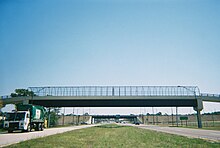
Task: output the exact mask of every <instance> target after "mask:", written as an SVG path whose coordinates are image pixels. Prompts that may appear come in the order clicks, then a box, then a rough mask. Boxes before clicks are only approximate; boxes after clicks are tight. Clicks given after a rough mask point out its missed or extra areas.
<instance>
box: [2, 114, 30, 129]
mask: <svg viewBox="0 0 220 148" xmlns="http://www.w3.org/2000/svg"><path fill="white" fill-rule="evenodd" d="M3 126H4V128H5V129H7V130H8V132H9V133H11V132H13V131H14V130H22V131H30V129H31V127H30V112H29V111H16V112H8V113H7V114H6V116H5V120H4V124H3Z"/></svg>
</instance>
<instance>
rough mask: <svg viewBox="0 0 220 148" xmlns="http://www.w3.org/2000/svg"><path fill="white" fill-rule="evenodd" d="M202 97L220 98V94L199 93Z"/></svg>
mask: <svg viewBox="0 0 220 148" xmlns="http://www.w3.org/2000/svg"><path fill="white" fill-rule="evenodd" d="M201 96H202V97H219V98H220V94H209V93H201Z"/></svg>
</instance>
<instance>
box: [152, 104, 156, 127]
mask: <svg viewBox="0 0 220 148" xmlns="http://www.w3.org/2000/svg"><path fill="white" fill-rule="evenodd" d="M152 113H153V124H155V120H154V107H152Z"/></svg>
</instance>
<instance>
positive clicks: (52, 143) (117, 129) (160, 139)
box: [8, 124, 220, 148]
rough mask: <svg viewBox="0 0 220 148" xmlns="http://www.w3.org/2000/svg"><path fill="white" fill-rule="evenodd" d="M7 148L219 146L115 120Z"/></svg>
mask: <svg viewBox="0 0 220 148" xmlns="http://www.w3.org/2000/svg"><path fill="white" fill-rule="evenodd" d="M8 147H9V148H23V147H33V148H34V147H36V148H39V147H43V148H44V147H48V148H49V147H59V148H64V147H65V148H66V147H74V148H93V147H94V148H112V147H113V148H133V147H137V148H146V147H148V148H152V147H181V148H182V147H187V148H188V147H199V148H200V147H204V148H206V147H207V148H209V147H213V148H215V147H216V148H217V147H218V148H219V147H220V143H217V142H214V143H211V142H208V141H204V140H202V139H191V138H187V137H182V136H176V135H171V134H166V133H160V132H155V131H150V130H145V129H139V128H136V127H129V126H119V125H116V124H108V125H102V126H98V127H92V128H87V129H80V130H75V131H70V132H66V133H63V134H57V135H53V136H48V137H44V138H38V139H34V140H29V141H24V142H21V143H18V144H15V145H11V146H8Z"/></svg>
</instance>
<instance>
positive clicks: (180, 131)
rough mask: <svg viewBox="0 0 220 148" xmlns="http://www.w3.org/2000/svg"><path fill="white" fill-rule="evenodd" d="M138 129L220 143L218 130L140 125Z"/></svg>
mask: <svg viewBox="0 0 220 148" xmlns="http://www.w3.org/2000/svg"><path fill="white" fill-rule="evenodd" d="M137 127H139V128H143V129H150V130H155V131H159V132H165V133H170V134H176V135H181V136H187V137H191V138H201V139H206V140H212V141H218V142H220V131H216V130H203V129H191V128H179V127H160V126H153V125H138V126H137Z"/></svg>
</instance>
